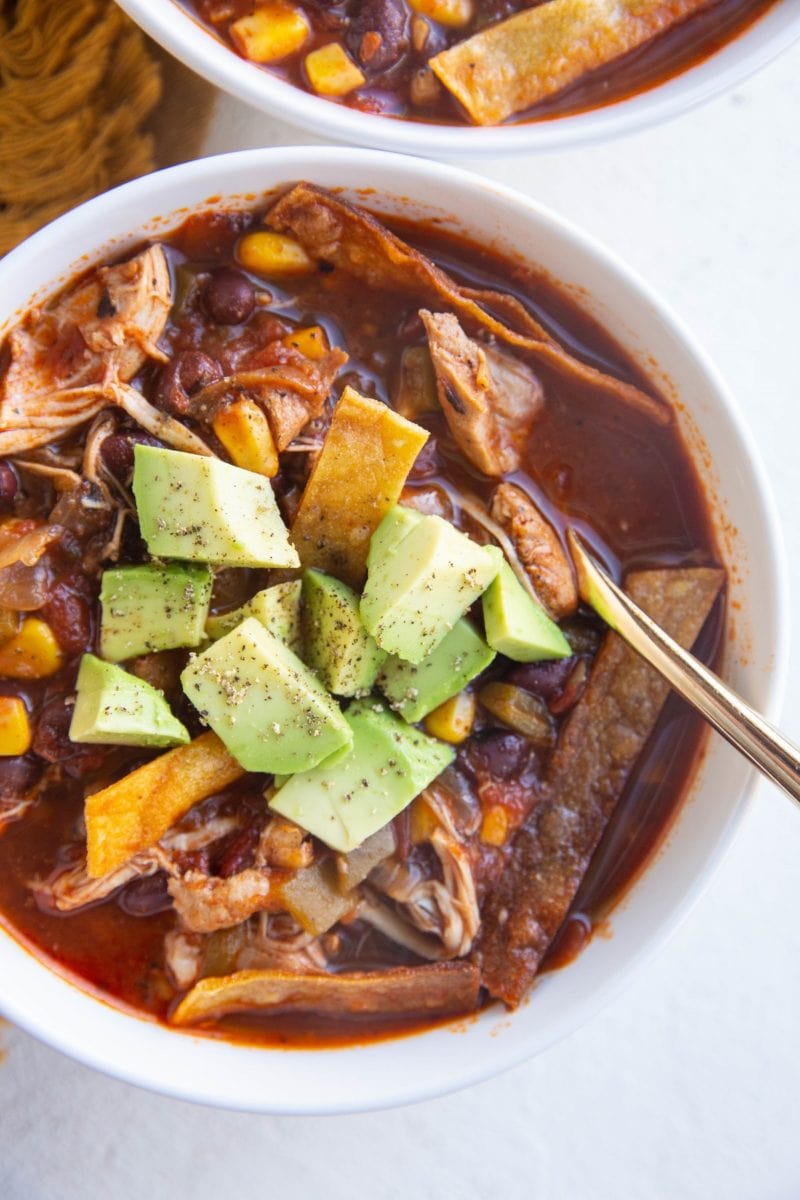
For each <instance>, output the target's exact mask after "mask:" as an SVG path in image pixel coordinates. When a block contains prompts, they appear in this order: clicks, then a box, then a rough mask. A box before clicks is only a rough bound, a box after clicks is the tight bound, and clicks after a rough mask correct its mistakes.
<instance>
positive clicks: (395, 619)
mask: <svg viewBox="0 0 800 1200" xmlns="http://www.w3.org/2000/svg"><path fill="white" fill-rule="evenodd" d="M403 511H407V510H403ZM416 515H417V518H418V519H417V520H415V521H413V520H412V521H411V522H408V520H407V518H405V517H403V518H399V517H398V512H397V509H396V508H395V509H391V510H390V512H389V513H388V514H387V516H386V517H384V520H383V521H382V522H381V524H380V525H379V526H378V529H377V530H376V532H375V534H374V536H373V542H375V539H377V545H376V548H375V551H374V553H373V552H372V550H371V551H370V562H369V565H368V574H367V583H366V586H365V588H364V595H363V596H362V598H361V619H362V620H363V622H364V624H365V625H366V627H367V629H368V630H369V632H370V633H371V634H372V636H373V637H374V638H375V641H376V642H377V643H378V645H379V646H380V647H381V648H382V649H384V650H387V651H388V652H389V653H390V654H396V655H397V656H398V657H399V658H403V659H405V660H406V661H407V662H412V663H419V662H421V661H422V660H423V658H426V657H427V656H428V655H429V654H430V653H431V652H432V651H433V650H434V649H435V648H436V647H437V646H438V645H439V643H440V642H441V641H442V640H443V639H444V638H445V637H446V636H447V634H448V633H449V632H450V630H451V629H452V628H453V626H454V625H455V623H456V621H457V620H458V619H459V617H463V615H464V613H465V612H466V611H467V609H468V608H469V606H470V605H471V604H472V603H473V601H475V600H477V598H478V596H480V594H481V592H483V591H485V589H486V588H487V587H488V586H489V584H490V583H491V581H492V580H493V579H494V577H495V575H496V574H497V571H498V560H497V555H496V553H495V551H494V548H490V547H486V546H479V545H478V544H477V543H476V542H473V541H472V540H471V539H470V538H468V537H467V536H466V534H464V533H460V532H459V530H458V529H456V528H455V526H454V525H451V524H450V522H449V521H443V520H442V518H441V517H431V516H424V517H423V516H419V514H416ZM400 520H402V521H403V522H405V524H406V525H407V526H409V527H408V529H407V532H406V533H405V535H404V536H402V537H400V538H399V540H395V539H396V537H397V533H398V532H399V528H400V526H399V522H400ZM386 521H390V526H389V529H388V531H384V530H383V526H384V524H385V522H386ZM382 531H383V532H382Z"/></svg>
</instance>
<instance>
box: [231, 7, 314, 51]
mask: <svg viewBox="0 0 800 1200" xmlns="http://www.w3.org/2000/svg"><path fill="white" fill-rule="evenodd" d="M230 34H231V37H232V38H233V41H234V44H235V46H236V48H237V50H239V51H240V53H241V54H243V55H244V57H245V58H248V59H249V60H250V62H257V63H270V62H278V60H279V59H281V58H286V56H287V55H288V54H294V53H295V51H296V50H299V49H300V47H301V46H302V45H303V42H304V41H305V40H306V38H307V37H308V34H309V24H308V21H307V20H306V18H305V16H304V15H303V13H302V12H301V11H300V10H299V9H297V8H295V7H294V5H292V4H262V5H261V6H260V7H259V8H257V9H256V10H255V12H253V13H251V14H250V15H249V16H247V17H240V18H239V20H238V21H234V22H233V24H232V25H231V27H230Z"/></svg>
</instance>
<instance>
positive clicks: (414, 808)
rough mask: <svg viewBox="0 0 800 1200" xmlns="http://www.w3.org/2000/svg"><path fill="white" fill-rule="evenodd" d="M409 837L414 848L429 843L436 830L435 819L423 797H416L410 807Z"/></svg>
mask: <svg viewBox="0 0 800 1200" xmlns="http://www.w3.org/2000/svg"><path fill="white" fill-rule="evenodd" d="M410 818H411V819H410V836H411V841H412V842H413V844H414V845H415V846H419V845H420V843H421V842H429V841H430V840H431V838H432V837H433V834H434V832H435V830H436V818H435V816H434V815H433V813H432V812H431V809H430V805H429V804H428V803H427V801H426V800H425V798H424V797H423V796H417V798H416V800H414V801H413V803H412V805H411V812H410Z"/></svg>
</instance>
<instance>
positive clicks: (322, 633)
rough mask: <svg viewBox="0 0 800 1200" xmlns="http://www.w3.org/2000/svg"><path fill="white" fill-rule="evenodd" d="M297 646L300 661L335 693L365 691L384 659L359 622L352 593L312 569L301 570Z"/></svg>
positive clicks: (359, 617)
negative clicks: (300, 628)
mask: <svg viewBox="0 0 800 1200" xmlns="http://www.w3.org/2000/svg"><path fill="white" fill-rule="evenodd" d="M303 648H304V655H303V657H304V658H305V661H306V662H307V663H308V665H309V666H310V667H311V669H312V670H313V671H316V673H317V675H318V676H319V678H320V679H321V680H322V682H323V683H324V684H325V687H326V688H327V689H328V691H329V692H333V693H334V695H336V696H364V695H366V694H367V693H368V692H369V691H370V690H371V689H372V685H373V684H374V682H375V680H376V679H377V677H378V671H380V669H381V667H382V666H383V664H384V662H385V661H386V651H385V650H381V648H380V646H378V644H377V643H376V641H375V639H374V638H373V637H372V636H371V635H370V634H369V633H367V631H366V629H365V628H364V625H363V622H362V620H361V616H360V614H359V606H358V595H357V594H356V593H355V592H354V591H353V589H352V588H350V587H348V586H347V584H346V583H341V582H340V580H338V579H334V578H333V576H332V575H325V574H323V572H322V571H316V570H313V569H310V570H308V571H305V572H304V573H303Z"/></svg>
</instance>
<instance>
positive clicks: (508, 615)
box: [482, 562, 572, 662]
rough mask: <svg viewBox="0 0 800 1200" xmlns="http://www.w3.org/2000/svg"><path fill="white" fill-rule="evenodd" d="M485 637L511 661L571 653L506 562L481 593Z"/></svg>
mask: <svg viewBox="0 0 800 1200" xmlns="http://www.w3.org/2000/svg"><path fill="white" fill-rule="evenodd" d="M482 605H483V621H484V625H485V627H486V640H487V641H488V643H489V645H490V646H492V647H493V648H494V649H495V650H497V651H498V653H500V654H505V656H506V658H511V659H513V660H514V662H539V661H540V660H542V659H546V658H566V657H567V656H568V655H570V654H572V650H571V649H570V645H569V642H568V641H567V639H566V638H565V637H564V635H563V633H562V632H561V630H560V629H559V628H558V626H557V625H556V623H555V621H551V620H550V618H549V617H548V615H547V613H546V612H545V611H544V609H543V608H542V606H541V604H537V603H536V601H535V600H534V599H533V597H532V596H529V595H528V593H527V592H526V591H525V589H524V587H523V586H522V584H521V583H520V582H519V580H518V579H517V577H516V575H515V574H514V572H513V571H512V570H511V567H510V566H509V565H508V563H506V562H504V563H503V565H502V566H501V568H500V571H499V573H498V575H497V577H496V579H494V580H493V582H492V583H491V584H490V585H489V588H488V590H487V591H486V592H484V594H483V600H482Z"/></svg>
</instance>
